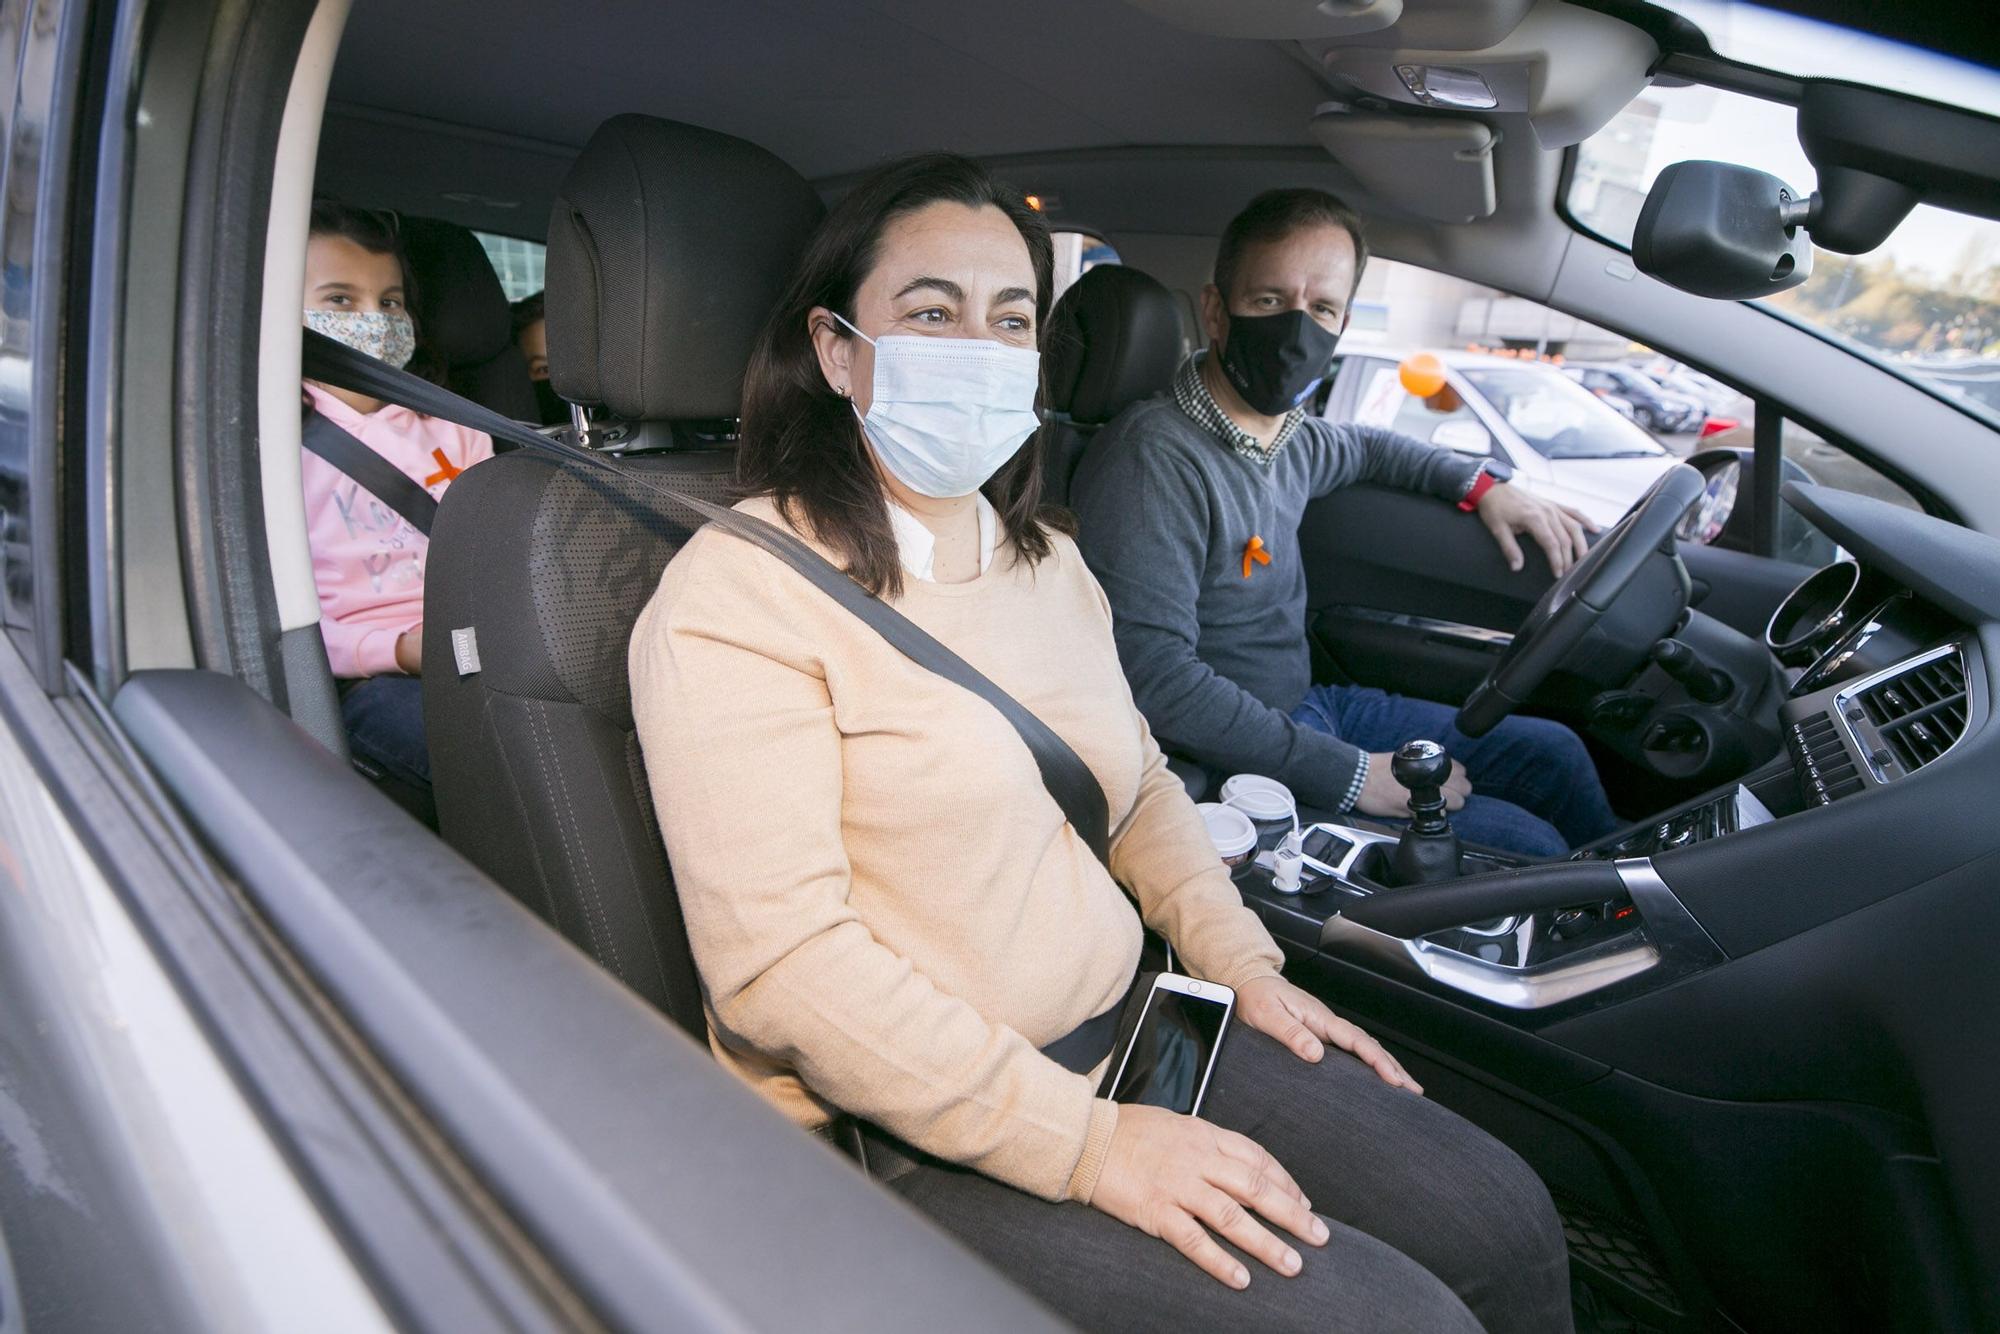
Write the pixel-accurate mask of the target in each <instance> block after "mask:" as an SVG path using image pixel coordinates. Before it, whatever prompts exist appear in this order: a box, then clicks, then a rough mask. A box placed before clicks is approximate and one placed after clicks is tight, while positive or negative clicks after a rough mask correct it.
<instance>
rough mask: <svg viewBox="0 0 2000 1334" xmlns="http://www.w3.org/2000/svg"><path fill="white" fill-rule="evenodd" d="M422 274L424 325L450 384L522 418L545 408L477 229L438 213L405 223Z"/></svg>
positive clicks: (418, 305) (419, 301) (419, 308)
mask: <svg viewBox="0 0 2000 1334" xmlns="http://www.w3.org/2000/svg"><path fill="white" fill-rule="evenodd" d="M401 226H402V234H403V251H404V253H405V254H406V255H407V256H408V257H409V261H410V273H411V276H412V277H414V278H415V279H416V289H417V290H416V294H415V295H416V300H415V302H414V307H415V314H416V317H417V330H418V332H419V334H420V335H421V336H422V341H423V345H424V348H425V349H426V350H427V351H428V352H430V353H431V355H432V356H433V357H435V358H436V359H437V361H438V362H439V363H441V367H440V368H441V369H442V371H443V373H444V385H445V388H447V389H450V390H451V391H452V392H453V393H457V394H462V395H464V396H465V397H466V398H469V399H471V400H472V401H473V402H475V403H478V404H480V405H481V406H482V407H488V408H491V409H493V410H494V411H495V412H498V413H501V414H503V415H504V416H508V417H512V418H514V419H515V420H516V421H534V420H535V419H536V413H537V411H538V409H537V407H536V404H535V387H534V383H533V382H532V381H531V380H529V379H528V361H527V358H526V357H524V356H522V355H521V349H520V348H519V347H518V346H516V345H515V342H514V320H513V314H512V312H511V310H510V309H509V307H508V305H507V293H506V290H505V289H504V288H502V287H501V285H500V275H499V274H497V273H495V272H494V271H493V261H492V260H491V259H489V258H488V257H487V254H486V248H485V247H484V246H482V245H480V244H479V238H478V237H477V236H474V235H473V234H472V231H471V230H470V229H469V228H466V227H461V226H459V225H458V224H457V223H455V222H440V221H438V220H437V219H435V218H404V219H403V220H402V224H401Z"/></svg>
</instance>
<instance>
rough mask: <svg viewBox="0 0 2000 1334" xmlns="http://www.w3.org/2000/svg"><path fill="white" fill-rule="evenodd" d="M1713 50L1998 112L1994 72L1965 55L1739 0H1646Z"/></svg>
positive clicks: (1765, 65) (1795, 72) (1805, 74)
mask: <svg viewBox="0 0 2000 1334" xmlns="http://www.w3.org/2000/svg"><path fill="white" fill-rule="evenodd" d="M1653 3H1655V4H1657V5H1658V6H1659V7H1660V8H1662V9H1670V10H1672V11H1673V12H1674V13H1676V14H1679V15H1680V16H1681V17H1682V18H1685V19H1687V20H1688V21H1689V22H1690V23H1692V24H1694V26H1695V27H1697V28H1700V29H1701V35H1702V36H1704V37H1706V38H1708V44H1709V47H1710V49H1712V50H1713V51H1714V52H1715V54H1717V55H1719V56H1721V57H1723V58H1724V59H1725V60H1735V61H1740V62H1742V63H1743V64H1745V65H1755V66H1757V67H1758V68H1759V69H1767V70H1771V71H1773V72H1775V73H1778V74H1789V75H1792V76H1793V77H1795V78H1801V79H1842V80H1845V81H1846V82H1848V83H1865V84H1869V85H1871V86H1873V87H1876V88H1887V89H1888V90H1889V91H1890V92H1895V93H1908V94H1910V95H1911V96H1912V97H1923V98H1928V99H1929V100H1930V101H1933V102H1943V103H1945V104H1946V105H1948V106H1955V107H1965V108H1967V109H1968V110H1972V111H1983V112H1985V113H1986V114H1987V115H1989V116H2000V79H1996V78H1995V77H1994V76H1993V74H1992V73H1991V72H1990V71H1988V70H1985V69H1982V68H1981V67H1979V66H1978V65H1975V64H1972V63H1971V62H1969V61H1964V60H1955V59H1953V58H1952V57H1950V56H1947V55H1942V54H1940V53H1938V52H1936V51H1925V50H1923V49H1921V48H1919V47H1914V46H1904V45H1903V44H1902V43H1900V42H1893V41H1890V40H1889V39H1888V38H1886V37H1877V36H1875V35H1874V34H1873V33H1866V32H1857V31H1854V30H1853V29H1851V28H1839V27H1835V26H1834V25H1832V24H1830V23H1821V22H1819V21H1818V20H1816V19H1809V18H1806V17H1804V16H1802V15H1799V14H1787V13H1784V12H1783V11H1781V10H1775V9H1763V8H1760V7H1758V6H1756V5H1746V4H1743V3H1741V0H1653Z"/></svg>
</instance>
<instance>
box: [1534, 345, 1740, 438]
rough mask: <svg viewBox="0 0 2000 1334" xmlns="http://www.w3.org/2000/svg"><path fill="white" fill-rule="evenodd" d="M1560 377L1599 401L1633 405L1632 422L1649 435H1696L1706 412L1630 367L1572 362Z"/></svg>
mask: <svg viewBox="0 0 2000 1334" xmlns="http://www.w3.org/2000/svg"><path fill="white" fill-rule="evenodd" d="M1562 369H1563V373H1564V374H1565V375H1567V376H1569V377H1570V379H1572V380H1575V381H1576V382H1577V383H1578V384H1580V385H1582V386H1583V387H1584V388H1585V389H1588V390H1589V391H1590V392H1591V393H1593V394H1596V395H1597V396H1599V397H1600V398H1601V397H1603V396H1605V395H1607V394H1616V395H1617V396H1618V397H1620V398H1622V399H1624V400H1625V401H1627V402H1628V403H1630V404H1631V405H1632V418H1633V420H1634V421H1636V422H1638V424H1639V425H1640V426H1643V427H1644V428H1645V429H1647V430H1648V431H1660V432H1664V433H1666V434H1669V435H1681V434H1684V433H1686V432H1689V431H1699V430H1700V429H1701V423H1702V419H1703V418H1705V417H1707V416H1708V408H1707V407H1706V406H1705V405H1704V404H1703V403H1702V401H1701V400H1700V399H1699V398H1697V397H1695V396H1693V395H1690V394H1680V393H1675V392H1673V391H1671V390H1668V389H1664V388H1662V387H1661V386H1660V384H1659V382H1658V381H1656V380H1653V379H1652V378H1650V377H1648V376H1646V375H1642V374H1640V373H1639V372H1638V371H1637V370H1634V369H1633V368H1632V367H1630V366H1617V365H1610V364H1607V363H1601V362H1598V363H1591V362H1571V363H1570V364H1569V365H1567V366H1564V367H1563V368H1562Z"/></svg>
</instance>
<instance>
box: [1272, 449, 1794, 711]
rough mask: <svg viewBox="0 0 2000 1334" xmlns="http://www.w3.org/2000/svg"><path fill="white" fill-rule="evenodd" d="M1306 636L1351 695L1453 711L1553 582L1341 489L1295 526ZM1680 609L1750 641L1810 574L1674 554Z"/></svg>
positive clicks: (1775, 564) (1484, 539)
mask: <svg viewBox="0 0 2000 1334" xmlns="http://www.w3.org/2000/svg"><path fill="white" fill-rule="evenodd" d="M1299 546H1300V554H1301V556H1302V557H1303V558H1304V561H1305V568H1306V596H1307V605H1308V608H1309V613H1308V615H1309V618H1310V619H1309V624H1310V626H1311V629H1312V634H1313V638H1314V641H1315V647H1316V648H1317V649H1318V650H1319V652H1320V655H1321V656H1320V663H1321V665H1322V666H1323V667H1325V668H1329V669H1330V670H1331V671H1332V672H1333V673H1334V674H1336V675H1337V676H1338V677H1341V678H1345V679H1347V680H1350V681H1355V682H1359V683H1360V684H1363V685H1380V686H1385V687H1387V686H1393V687H1394V688H1395V689H1398V690H1400V691H1403V692H1406V693H1409V694H1415V695H1421V696H1423V697H1424V698H1427V699H1438V700H1446V701H1452V700H1459V699H1463V698H1464V697H1465V695H1466V693H1467V692H1469V691H1470V690H1471V689H1472V687H1473V686H1475V685H1477V684H1478V683H1479V680H1480V679H1481V677H1482V676H1483V675H1484V673H1485V670H1486V668H1487V667H1488V666H1490V665H1491V664H1492V661H1493V658H1494V657H1495V656H1496V655H1497V654H1498V652H1499V649H1500V647H1501V646H1502V641H1499V640H1492V639H1489V640H1486V641H1485V642H1481V637H1480V636H1478V635H1477V634H1471V635H1468V634H1467V633H1465V631H1466V630H1467V629H1471V630H1474V631H1481V630H1483V631H1497V632H1502V633H1510V632H1511V631H1512V630H1513V628H1514V627H1515V626H1517V625H1519V624H1520V622H1521V620H1522V619H1523V618H1524V617H1525V616H1526V615H1527V614H1528V610H1529V608H1531V607H1532V606H1533V605H1534V603H1535V599H1537V598H1538V597H1540V596H1541V594H1542V591H1543V590H1544V589H1545V588H1547V587H1548V586H1549V583H1550V582H1551V580H1552V578H1553V576H1552V575H1551V574H1550V571H1549V566H1548V562H1547V560H1546V559H1545V558H1544V557H1543V555H1542V553H1541V551H1540V549H1539V548H1537V547H1536V546H1535V545H1534V544H1533V543H1532V542H1526V541H1524V542H1523V543H1522V551H1523V552H1524V553H1525V555H1526V557H1527V564H1526V567H1525V568H1524V569H1522V570H1521V571H1520V572H1519V573H1515V572H1513V571H1510V570H1509V569H1508V568H1507V566H1506V564H1505V562H1504V561H1503V560H1502V559H1501V556H1500V549H1499V548H1498V547H1497V546H1496V545H1494V542H1493V537H1492V535H1491V534H1490V533H1488V532H1487V531H1486V527H1485V525H1484V524H1482V523H1480V522H1479V521H1478V520H1477V519H1476V518H1474V517H1473V516H1471V515H1468V514H1465V513H1463V512H1461V511H1460V510H1458V509H1457V508H1456V507H1454V506H1451V505H1447V504H1444V503H1442V502H1441V501H1438V500H1435V499H1433V498H1431V497H1428V496H1418V495H1413V494H1411V493H1410V492H1407V491H1398V490H1392V489H1389V488H1386V487H1380V486H1372V485H1363V486H1351V487H1347V488H1345V489H1343V490H1341V491H1337V492H1335V493H1334V494H1333V495H1330V496H1327V497H1326V498H1325V499H1323V500H1318V501H1315V502H1313V504H1312V505H1310V506H1309V507H1308V508H1307V509H1306V513H1305V518H1304V520H1303V521H1302V522H1301V523H1300V526H1299ZM1680 554H1681V559H1682V561H1683V562H1684V563H1685V564H1686V566H1687V570H1688V575H1689V577H1690V579H1691V580H1692V582H1693V591H1692V597H1691V604H1690V605H1692V606H1694V607H1697V608H1699V609H1700V610H1701V611H1702V612H1704V613H1705V614H1707V615H1709V616H1712V617H1714V618H1716V619H1717V620H1720V621H1722V622H1723V623H1724V624H1726V625H1728V626H1730V627H1731V628H1732V629H1735V630H1737V631H1739V632H1741V633H1743V634H1745V635H1748V636H1750V637H1751V638H1752V639H1761V638H1762V637H1763V634H1764V627H1765V626H1766V625H1767V624H1768V623H1769V621H1770V619H1771V613H1772V612H1773V611H1775V610H1777V607H1778V604H1779V603H1780V602H1782V601H1783V600H1784V597H1785V595H1786V594H1787V593H1789V592H1791V590H1792V589H1793V588H1795V587H1796V586H1797V585H1798V582H1799V581H1800V580H1801V579H1803V578H1805V577H1806V575H1808V574H1810V573H1811V572H1812V571H1811V570H1809V569H1807V568H1806V567H1804V566H1801V565H1795V564H1792V563H1790V562H1787V561H1780V560H1772V559H1769V558H1767V557H1763V556H1753V555H1750V554H1749V553H1747V552H1741V551H1729V550H1724V549H1722V548H1720V547H1705V546H1698V545H1695V544H1693V543H1688V542H1683V543H1681V544H1680Z"/></svg>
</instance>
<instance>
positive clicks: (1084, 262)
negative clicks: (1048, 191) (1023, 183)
mask: <svg viewBox="0 0 2000 1334" xmlns="http://www.w3.org/2000/svg"><path fill="white" fill-rule="evenodd" d="M1030 198H1033V196H1030ZM1049 240H1050V241H1052V242H1054V244H1055V272H1054V273H1053V274H1052V275H1051V277H1052V278H1053V279H1054V282H1053V288H1054V295H1055V296H1056V297H1060V296H1061V295H1062V294H1063V293H1064V292H1066V291H1068V290H1069V285H1070V284H1071V283H1073V282H1075V281H1076V280H1077V279H1078V278H1081V277H1082V276H1083V275H1084V274H1086V273H1089V272H1090V271H1091V270H1092V269H1094V268H1096V267H1097V266H1098V265H1100V264H1117V263H1120V262H1122V261H1120V260H1119V258H1118V251H1117V249H1116V248H1115V247H1113V246H1112V244H1111V243H1110V242H1109V241H1107V240H1105V239H1104V238H1103V237H1101V236H1098V235H1096V234H1095V233H1093V232H1076V231H1067V232H1050V233H1049Z"/></svg>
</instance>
